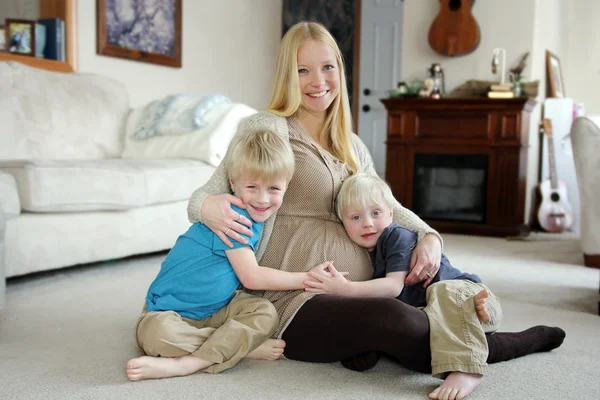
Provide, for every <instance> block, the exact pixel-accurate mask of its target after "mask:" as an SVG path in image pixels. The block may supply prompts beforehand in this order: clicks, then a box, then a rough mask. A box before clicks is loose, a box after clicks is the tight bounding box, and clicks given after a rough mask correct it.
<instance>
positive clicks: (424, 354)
mask: <svg viewBox="0 0 600 400" xmlns="http://www.w3.org/2000/svg"><path fill="white" fill-rule="evenodd" d="M564 337H565V333H564V331H563V330H562V329H560V328H548V327H543V326H540V327H533V328H530V329H528V330H526V331H523V332H518V333H496V334H493V335H487V340H488V345H489V355H488V363H495V362H500V361H507V360H510V359H513V358H516V357H521V356H523V355H526V354H531V353H535V352H538V351H549V350H552V349H553V348H556V347H558V346H560V344H562V341H563V339H564ZM282 339H283V340H285V342H286V347H285V356H286V357H287V358H290V359H292V360H298V361H311V362H334V361H341V360H344V359H346V358H348V357H351V356H354V355H357V354H361V353H365V352H373V351H375V352H381V353H384V354H387V355H388V356H391V357H393V358H395V359H396V360H397V361H398V362H399V363H400V364H401V365H402V366H404V367H405V368H408V369H411V370H413V371H418V372H425V373H428V372H431V350H430V347H429V320H428V319H427V315H426V314H425V313H424V312H423V311H422V310H419V309H417V308H415V307H412V306H409V305H407V304H405V303H402V302H401V301H399V300H396V299H394V298H384V297H372V298H364V297H363V298H360V297H345V296H337V295H319V296H315V297H313V298H312V299H310V300H309V301H307V302H306V303H305V304H304V305H303V306H302V307H301V308H300V310H299V311H298V313H297V314H296V316H295V317H294V319H293V320H292V322H291V323H290V324H289V326H288V327H287V328H286V330H285V331H284V333H283V337H282Z"/></svg>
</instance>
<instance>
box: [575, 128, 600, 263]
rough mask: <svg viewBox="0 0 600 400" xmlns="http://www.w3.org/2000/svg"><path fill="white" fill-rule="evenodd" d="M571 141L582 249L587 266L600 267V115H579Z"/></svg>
mask: <svg viewBox="0 0 600 400" xmlns="http://www.w3.org/2000/svg"><path fill="white" fill-rule="evenodd" d="M571 143H573V156H574V159H575V171H576V173H577V183H578V184H579V197H580V202H581V251H582V252H583V254H584V259H585V265H587V266H589V267H595V268H600V116H590V117H579V118H577V119H576V120H575V122H574V123H573V126H572V127H571Z"/></svg>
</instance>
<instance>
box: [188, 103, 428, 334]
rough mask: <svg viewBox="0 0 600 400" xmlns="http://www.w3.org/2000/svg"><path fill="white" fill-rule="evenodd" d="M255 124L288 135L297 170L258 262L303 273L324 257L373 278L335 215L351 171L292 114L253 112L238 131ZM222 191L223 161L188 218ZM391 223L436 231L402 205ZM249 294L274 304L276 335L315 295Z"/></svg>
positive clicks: (365, 157) (362, 153)
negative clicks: (337, 198)
mask: <svg viewBox="0 0 600 400" xmlns="http://www.w3.org/2000/svg"><path fill="white" fill-rule="evenodd" d="M255 129H263V130H264V129H268V130H271V131H273V132H276V133H278V134H280V135H282V136H284V137H289V140H290V144H291V146H292V149H293V151H294V155H295V158H296V171H295V173H294V177H293V178H292V180H291V182H290V184H289V187H288V190H287V192H286V194H285V197H284V200H283V204H282V206H281V208H280V209H279V211H278V212H277V215H276V217H275V216H274V217H271V218H270V219H269V220H268V221H267V222H266V223H265V226H264V228H263V234H262V237H261V241H260V242H259V248H258V251H257V259H258V260H259V263H260V265H262V266H265V267H270V268H276V269H280V270H283V271H289V272H306V271H308V270H310V269H311V268H313V267H314V266H316V265H318V264H320V263H322V262H324V261H333V263H334V265H335V266H336V268H337V269H338V270H339V271H348V272H349V273H350V278H351V279H352V280H355V281H364V280H368V279H371V278H372V276H373V269H372V266H371V262H370V259H369V256H368V253H367V251H366V250H365V249H363V248H361V247H359V246H357V245H355V244H354V243H353V242H352V241H351V240H350V239H349V238H348V235H347V234H346V232H345V230H344V227H343V225H342V224H341V221H340V220H339V219H338V218H337V216H336V214H335V198H336V196H337V193H338V192H339V190H340V186H341V184H342V182H343V180H344V179H345V178H346V177H347V176H348V175H349V170H348V169H347V167H346V165H345V164H343V163H341V162H339V161H338V160H337V159H335V158H334V157H333V156H332V155H331V154H330V153H329V152H327V151H325V150H324V149H322V148H321V147H320V146H319V145H318V144H317V143H316V142H315V141H314V140H313V139H312V138H311V137H310V136H309V135H308V134H307V133H306V132H304V130H303V129H302V127H301V125H300V124H299V122H298V121H297V120H296V119H294V118H292V117H291V118H287V119H284V118H282V117H277V116H275V115H273V114H270V113H259V114H255V115H253V116H251V117H249V118H247V119H246V120H244V121H243V122H242V123H241V124H240V127H239V128H238V133H237V134H238V135H239V134H244V132H249V131H251V130H255ZM353 145H354V151H355V154H356V156H357V160H358V162H359V165H360V169H361V171H364V172H367V173H372V174H375V171H374V168H373V163H372V160H371V158H370V155H369V154H368V151H367V149H366V147H365V146H364V144H363V143H362V141H360V139H358V137H353ZM225 192H229V185H228V180H227V173H226V171H225V167H224V163H221V165H220V166H219V168H218V169H217V171H215V173H214V175H213V177H212V178H211V180H210V181H209V182H208V183H207V184H206V185H204V186H203V187H201V188H200V189H198V190H196V192H194V194H193V195H192V197H191V199H190V203H189V206H188V215H189V218H190V221H191V222H198V221H200V220H201V219H200V209H201V208H202V202H203V201H204V199H205V198H206V196H208V195H210V194H216V193H225ZM394 222H397V223H400V224H402V225H404V226H406V227H408V228H410V229H413V230H415V231H417V232H418V233H419V239H420V238H422V237H423V236H424V235H425V234H426V233H428V232H434V231H433V230H432V229H431V228H430V227H429V226H427V225H426V224H425V223H424V222H423V221H421V220H420V219H419V218H418V217H417V216H416V215H414V214H413V213H412V212H410V211H409V210H407V209H405V208H403V207H401V206H400V204H398V206H397V207H396V209H395V210H394ZM267 243H268V246H267ZM253 293H254V294H257V295H260V296H262V297H264V298H267V299H269V300H270V301H271V302H273V304H274V305H275V308H276V309H277V311H278V313H279V316H280V325H279V329H278V331H277V333H276V335H277V336H278V337H281V334H282V333H283V331H284V330H285V328H286V327H287V326H288V324H289V323H290V322H291V319H292V318H293V316H294V315H295V314H296V312H297V311H298V310H299V309H300V307H301V306H302V305H303V304H304V303H305V302H306V301H307V300H309V299H310V298H312V297H313V296H315V294H313V293H308V292H304V291H302V290H291V291H290V290H288V291H254V292H253Z"/></svg>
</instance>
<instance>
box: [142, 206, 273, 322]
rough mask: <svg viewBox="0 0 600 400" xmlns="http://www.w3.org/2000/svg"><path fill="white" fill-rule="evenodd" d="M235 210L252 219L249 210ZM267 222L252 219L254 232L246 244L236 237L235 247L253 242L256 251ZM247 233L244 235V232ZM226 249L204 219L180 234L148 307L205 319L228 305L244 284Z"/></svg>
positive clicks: (152, 288) (152, 287)
mask: <svg viewBox="0 0 600 400" xmlns="http://www.w3.org/2000/svg"><path fill="white" fill-rule="evenodd" d="M231 208H232V209H233V210H235V211H237V212H238V213H240V214H242V215H243V216H245V217H246V218H248V219H250V216H249V215H248V213H247V212H246V211H245V210H242V209H240V208H238V207H235V206H232V207H231ZM262 227H263V223H262V222H261V223H259V222H254V221H252V228H250V229H251V230H252V232H253V233H254V235H253V236H250V237H246V239H248V244H247V245H244V244H241V243H239V242H237V241H235V240H232V243H233V246H234V247H233V248H235V249H237V248H241V247H245V246H250V247H251V248H252V250H253V251H256V246H257V243H258V240H259V239H260V234H261V231H262ZM242 236H244V235H242ZM225 250H231V248H230V247H229V246H227V245H226V244H225V243H223V241H222V240H221V239H219V237H218V236H217V235H215V234H214V233H213V232H212V231H211V230H210V229H209V228H208V227H207V226H206V225H204V224H202V223H195V224H193V225H192V226H191V227H190V229H188V231H187V232H186V233H184V234H183V235H181V236H179V238H177V242H175V246H173V248H172V249H171V251H169V254H167V258H166V259H165V260H164V261H163V263H162V265H161V267H160V272H159V273H158V276H157V277H156V278H155V279H154V282H152V284H151V285H150V288H149V289H148V294H147V295H146V309H147V310H148V311H175V312H177V313H178V314H179V315H181V316H182V317H186V318H192V319H196V320H202V319H204V318H207V317H209V316H211V315H213V314H214V313H216V312H217V311H218V310H220V309H221V308H223V307H224V306H226V305H227V304H228V303H229V301H230V300H231V298H232V296H233V293H234V292H235V290H236V289H237V288H238V287H239V286H240V280H239V279H238V277H237V275H236V274H235V271H234V270H233V267H232V266H231V264H230V263H229V260H228V259H227V256H226V255H225Z"/></svg>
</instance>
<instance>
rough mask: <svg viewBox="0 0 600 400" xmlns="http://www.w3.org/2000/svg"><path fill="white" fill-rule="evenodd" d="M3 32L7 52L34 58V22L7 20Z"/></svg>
mask: <svg viewBox="0 0 600 400" xmlns="http://www.w3.org/2000/svg"><path fill="white" fill-rule="evenodd" d="M4 30H5V40H6V51H7V52H9V53H13V54H19V55H22V56H31V57H35V21H33V20H29V19H11V18H7V19H6V20H5V24H4Z"/></svg>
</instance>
